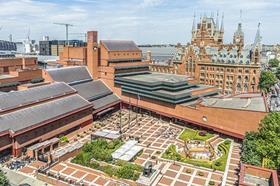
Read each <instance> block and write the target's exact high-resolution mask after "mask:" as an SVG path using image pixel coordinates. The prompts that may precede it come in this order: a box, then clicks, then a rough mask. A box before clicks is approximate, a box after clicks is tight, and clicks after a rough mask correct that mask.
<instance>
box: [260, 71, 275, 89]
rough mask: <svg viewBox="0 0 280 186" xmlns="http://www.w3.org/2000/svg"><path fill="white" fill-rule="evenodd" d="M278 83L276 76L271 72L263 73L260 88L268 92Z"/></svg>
mask: <svg viewBox="0 0 280 186" xmlns="http://www.w3.org/2000/svg"><path fill="white" fill-rule="evenodd" d="M276 82H277V78H276V76H275V75H274V74H273V73H272V72H271V71H263V72H261V77H260V82H259V87H260V89H262V90H264V91H265V92H268V91H269V89H270V87H271V86H273V85H274V84H275V83H276Z"/></svg>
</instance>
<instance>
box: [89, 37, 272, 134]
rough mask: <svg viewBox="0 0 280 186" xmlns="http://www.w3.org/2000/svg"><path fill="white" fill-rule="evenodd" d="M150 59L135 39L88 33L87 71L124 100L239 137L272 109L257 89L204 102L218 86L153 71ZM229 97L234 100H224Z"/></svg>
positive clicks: (256, 125) (213, 93) (186, 121)
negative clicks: (102, 37) (99, 37)
mask: <svg viewBox="0 0 280 186" xmlns="http://www.w3.org/2000/svg"><path fill="white" fill-rule="evenodd" d="M149 62H150V61H144V60H143V59H142V56H141V50H140V49H139V48H138V47H137V46H136V45H135V43H134V42H132V41H102V40H101V41H100V43H98V40H97V32H89V33H88V47H87V66H88V68H89V71H90V72H91V73H92V76H93V77H94V78H95V79H97V78H98V79H101V80H103V81H104V82H105V83H106V84H107V85H108V86H109V87H111V89H112V90H113V92H115V93H116V94H117V95H118V96H119V97H120V98H121V100H122V102H123V103H124V104H123V105H128V104H131V105H133V106H135V107H140V108H142V110H147V111H150V112H154V113H156V114H158V115H161V116H165V117H167V118H169V119H172V120H174V121H178V122H183V123H189V124H195V125H197V126H201V127H205V128H208V129H211V130H214V131H217V132H220V133H223V134H227V135H230V136H234V137H236V138H240V139H242V138H244V135H245V132H247V131H255V130H257V128H258V124H259V122H260V120H261V119H262V118H263V117H264V116H265V115H266V114H267V112H268V110H267V107H266V104H265V100H264V98H263V97H262V96H261V95H255V94H246V95H238V96H237V97H232V98H227V97H218V98H215V97H214V98H212V99H213V100H212V101H209V102H208V103H206V102H207V100H206V101H205V100H204V98H207V97H211V96H213V95H215V94H217V92H218V91H217V89H216V88H215V87H213V86H210V85H205V86H202V85H199V84H196V83H195V81H193V80H192V79H191V78H187V77H186V76H180V75H172V74H171V75H170V74H169V75H168V74H163V73H151V72H149V69H148V64H149ZM228 100H231V101H230V103H229V105H231V106H223V104H220V103H223V102H227V101H228ZM214 102H218V103H219V104H216V105H215V104H213V103H214ZM258 103H260V104H258ZM260 105H261V107H258V106H260Z"/></svg>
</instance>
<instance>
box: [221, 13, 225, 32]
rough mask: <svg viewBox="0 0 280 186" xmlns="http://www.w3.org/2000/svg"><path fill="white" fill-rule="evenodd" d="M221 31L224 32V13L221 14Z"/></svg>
mask: <svg viewBox="0 0 280 186" xmlns="http://www.w3.org/2000/svg"><path fill="white" fill-rule="evenodd" d="M221 32H224V13H223V15H222V22H221Z"/></svg>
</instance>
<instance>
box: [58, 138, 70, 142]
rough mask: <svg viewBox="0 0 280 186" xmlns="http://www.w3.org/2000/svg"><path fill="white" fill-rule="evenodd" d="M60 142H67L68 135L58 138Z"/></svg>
mask: <svg viewBox="0 0 280 186" xmlns="http://www.w3.org/2000/svg"><path fill="white" fill-rule="evenodd" d="M59 140H60V142H67V143H68V142H69V139H68V137H67V136H62V137H61V138H60V139H59Z"/></svg>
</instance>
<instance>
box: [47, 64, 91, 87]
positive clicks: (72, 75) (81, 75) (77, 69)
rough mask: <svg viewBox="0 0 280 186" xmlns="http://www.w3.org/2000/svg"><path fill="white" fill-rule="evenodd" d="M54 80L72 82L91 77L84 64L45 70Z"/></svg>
mask: <svg viewBox="0 0 280 186" xmlns="http://www.w3.org/2000/svg"><path fill="white" fill-rule="evenodd" d="M46 71H47V73H48V74H49V75H50V76H51V78H52V79H53V80H54V81H58V82H65V83H67V84H74V83H77V82H83V81H87V80H91V79H92V77H91V75H90V73H89V71H88V69H87V67H85V66H74V67H64V68H55V69H48V70H46Z"/></svg>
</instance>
